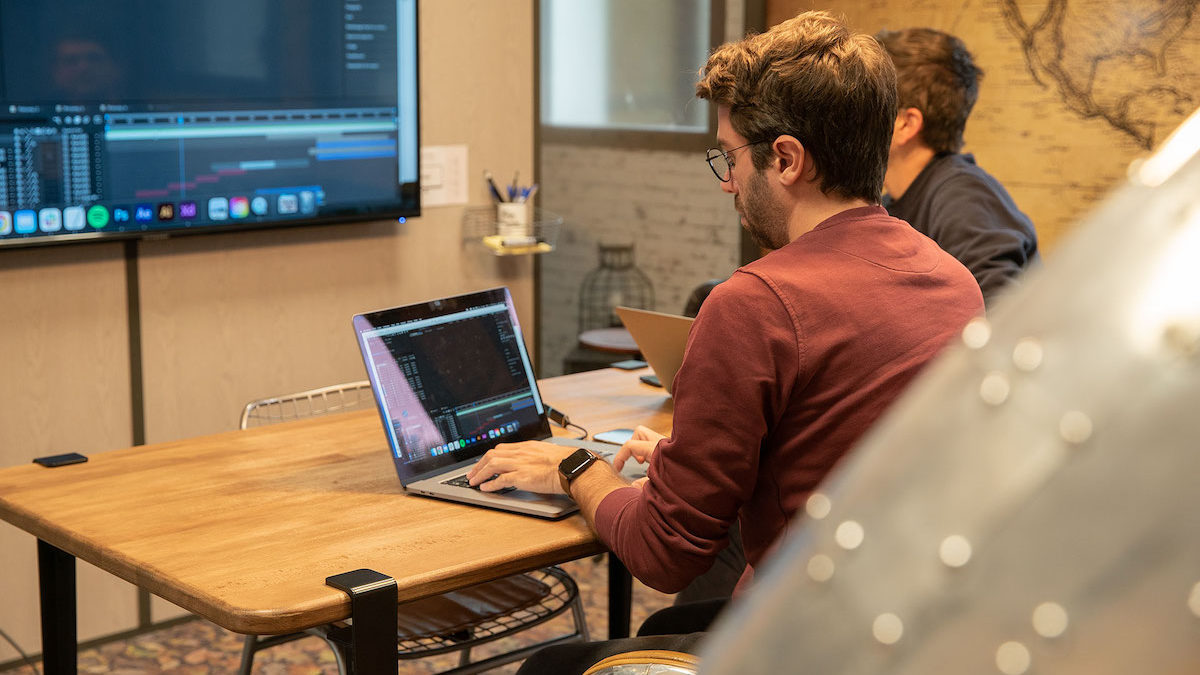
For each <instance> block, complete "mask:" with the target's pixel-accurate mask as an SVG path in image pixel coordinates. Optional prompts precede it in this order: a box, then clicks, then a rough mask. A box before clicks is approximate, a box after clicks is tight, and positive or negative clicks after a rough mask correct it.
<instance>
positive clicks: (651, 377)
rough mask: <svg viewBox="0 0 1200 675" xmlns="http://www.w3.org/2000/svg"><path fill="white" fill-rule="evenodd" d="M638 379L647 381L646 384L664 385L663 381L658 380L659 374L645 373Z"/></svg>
mask: <svg viewBox="0 0 1200 675" xmlns="http://www.w3.org/2000/svg"><path fill="white" fill-rule="evenodd" d="M638 379H639V380H641V381H642V382H645V383H646V384H649V385H651V386H655V387H661V386H662V382H659V381H658V376H657V375H643V376H641V377H639V378H638Z"/></svg>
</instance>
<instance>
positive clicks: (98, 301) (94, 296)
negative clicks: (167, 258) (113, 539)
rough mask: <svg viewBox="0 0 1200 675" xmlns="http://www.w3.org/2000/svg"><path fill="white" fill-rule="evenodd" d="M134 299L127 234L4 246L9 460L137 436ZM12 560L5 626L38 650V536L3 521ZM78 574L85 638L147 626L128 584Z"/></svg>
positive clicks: (1, 346) (0, 429)
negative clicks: (140, 622)
mask: <svg viewBox="0 0 1200 675" xmlns="http://www.w3.org/2000/svg"><path fill="white" fill-rule="evenodd" d="M125 305H126V302H125V259H124V254H123V253H122V245H121V244H88V245H83V246H62V247H50V248H32V249H16V250H4V251H0V464H2V465H3V466H12V465H15V464H24V463H27V462H29V461H30V460H32V459H33V458H34V457H39V456H42V455H49V454H58V453H62V452H81V453H84V454H89V453H94V452H100V451H103V450H111V449H113V448H122V447H127V446H128V445H130V443H131V442H132V431H131V430H132V422H131V414H130V410H131V408H130V395H129V388H130V387H129V343H128V339H127V337H128V330H127V319H128V317H127V314H126V311H125ZM46 470H47V471H55V470H57V469H46ZM79 498H80V499H87V495H80V496H79ZM96 508H104V505H103V504H97V505H96ZM0 569H2V570H3V571H4V574H3V576H2V577H0V597H3V598H4V602H3V603H2V606H0V628H3V629H4V630H5V632H7V633H8V634H9V635H11V636H12V637H13V639H14V640H16V641H17V643H18V644H20V645H21V647H22V648H23V649H25V650H26V651H27V652H37V651H39V650H40V649H41V647H40V644H41V635H40V632H39V624H38V620H37V619H38V609H37V607H38V597H37V556H36V540H35V539H34V538H33V537H32V536H30V535H28V534H25V533H23V532H21V531H20V530H17V529H16V528H14V527H11V526H9V525H0ZM77 583H78V589H79V591H78V592H79V637H80V639H82V640H86V639H90V638H94V637H97V636H99V635H105V634H109V633H114V632H118V631H121V630H125V629H127V628H130V627H132V626H133V625H135V624H136V622H137V600H136V595H135V594H134V592H133V590H132V587H130V586H129V585H128V584H126V583H124V582H122V581H119V580H118V579H116V578H115V577H112V576H110V575H108V574H106V573H104V572H100V571H99V570H97V569H96V568H94V567H91V566H90V565H82V564H81V565H79V571H78V581H77ZM17 656H18V655H17V653H16V651H14V650H13V649H12V648H11V647H9V646H8V644H7V643H0V661H8V660H10V659H13V658H16V657H17Z"/></svg>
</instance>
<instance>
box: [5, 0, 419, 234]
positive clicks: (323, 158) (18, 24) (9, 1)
mask: <svg viewBox="0 0 1200 675" xmlns="http://www.w3.org/2000/svg"><path fill="white" fill-rule="evenodd" d="M417 95H418V82H417V0H123V1H121V2H114V1H111V0H109V1H98V0H37V1H36V2H30V1H29V0H0V247H4V246H28V245H36V244H49V243H58V242H73V241H89V240H95V239H97V238H111V237H129V236H141V235H147V234H175V233H180V232H210V231H225V230H229V229H236V228H253V227H265V226H294V225H301V224H310V223H318V222H335V221H348V220H363V219H375V218H383V217H409V216H415V215H417V214H419V211H420V186H419V178H420V175H419V169H418V157H419V148H418V136H419V125H418V115H417V113H418V101H417Z"/></svg>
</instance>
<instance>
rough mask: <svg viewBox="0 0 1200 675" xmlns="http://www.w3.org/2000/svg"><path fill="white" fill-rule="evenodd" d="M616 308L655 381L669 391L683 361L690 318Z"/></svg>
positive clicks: (631, 308)
mask: <svg viewBox="0 0 1200 675" xmlns="http://www.w3.org/2000/svg"><path fill="white" fill-rule="evenodd" d="M616 309H617V316H619V317H621V323H623V324H625V329H626V330H628V331H629V334H630V335H631V336H633V341H634V342H636V343H637V346H638V350H640V351H641V352H642V357H643V358H645V359H646V362H647V363H649V364H650V367H651V368H652V369H653V370H654V374H655V375H657V376H658V381H659V382H660V383H661V384H662V385H663V387H664V388H665V389H666V390H667V393H668V394H670V393H673V388H674V386H675V373H677V372H679V366H680V364H682V363H683V350H684V348H685V347H687V339H688V332H689V331H691V330H692V321H694V319H692V318H690V317H686V316H678V315H676V314H663V313H662V312H651V311H650V310H646V309H634V308H633V307H617V308H616Z"/></svg>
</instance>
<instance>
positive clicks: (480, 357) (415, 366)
mask: <svg viewBox="0 0 1200 675" xmlns="http://www.w3.org/2000/svg"><path fill="white" fill-rule="evenodd" d="M354 326H355V329H356V331H357V333H358V340H359V347H360V348H361V349H362V354H363V360H364V362H365V364H366V367H367V375H368V377H369V378H370V380H371V386H372V388H373V389H374V391H375V399H376V401H377V403H378V405H379V412H380V416H381V417H382V420H383V426H384V430H385V431H386V433H387V435H388V443H389V445H390V446H391V450H392V457H393V459H394V460H395V463H396V468H397V471H398V472H399V473H400V478H401V480H402V481H406V480H408V479H410V478H416V477H424V475H426V474H429V473H431V472H436V471H437V470H439V469H441V468H443V467H447V466H450V465H452V464H455V463H457V462H459V461H463V460H467V459H472V458H474V457H477V456H479V455H481V454H483V453H484V452H486V451H487V450H488V449H490V448H492V447H493V446H495V445H496V444H497V443H501V442H512V441H521V440H528V439H536V438H546V437H548V436H549V435H550V429H549V426H548V423H547V422H546V417H545V414H544V408H543V405H542V400H541V397H540V396H539V394H538V390H537V384H536V381H535V379H534V375H533V368H532V366H531V365H530V363H529V355H528V353H527V352H526V350H525V342H524V340H523V338H522V337H521V329H520V326H519V325H518V323H517V314H516V311H515V309H514V308H513V304H512V298H511V296H510V295H509V292H508V289H506V288H498V289H492V290H488V291H481V292H478V293H471V294H468V295H462V296H457V297H453V298H444V299H440V300H433V301H429V302H424V303H419V304H416V305H409V306H406V307H397V308H394V309H387V310H382V311H378V312H370V313H367V314H362V315H359V316H356V317H354Z"/></svg>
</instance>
